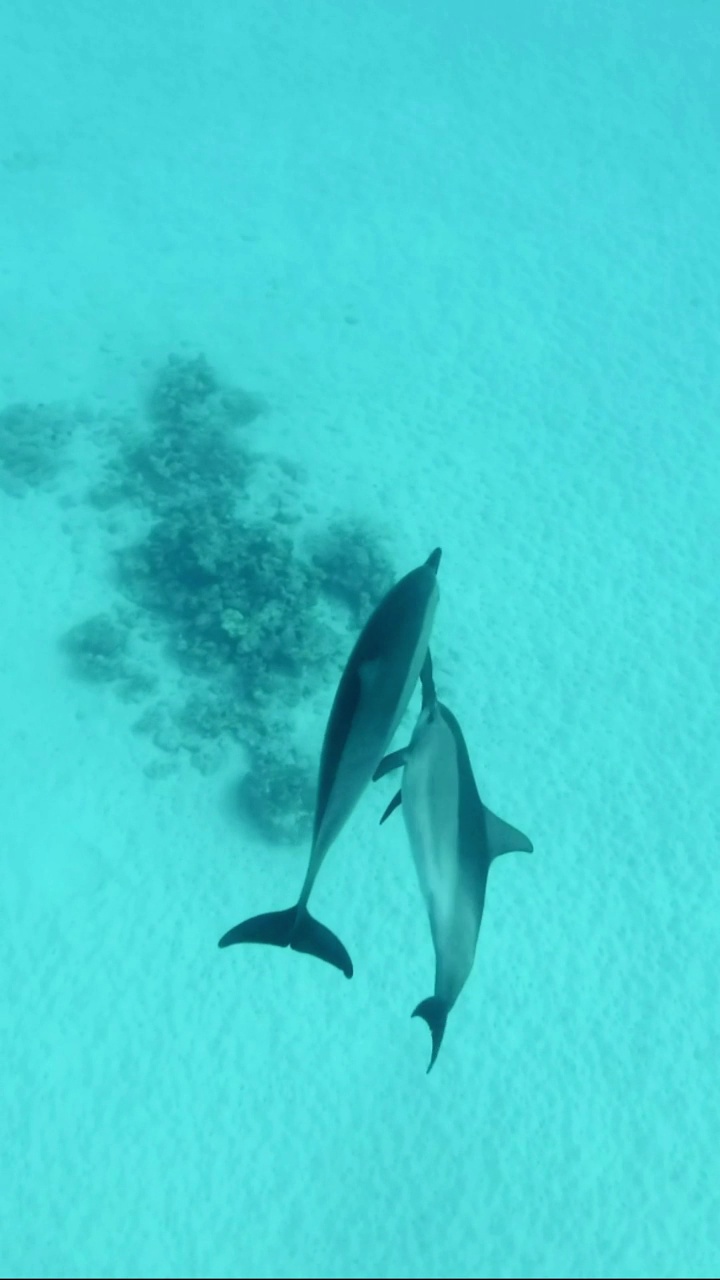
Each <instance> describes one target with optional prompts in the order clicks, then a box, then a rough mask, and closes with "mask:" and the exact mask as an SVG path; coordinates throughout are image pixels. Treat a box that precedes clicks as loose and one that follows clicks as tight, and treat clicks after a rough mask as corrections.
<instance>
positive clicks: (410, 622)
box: [218, 547, 442, 978]
mask: <svg viewBox="0 0 720 1280" xmlns="http://www.w3.org/2000/svg"><path fill="white" fill-rule="evenodd" d="M441 554H442V552H441V550H440V548H439V547H436V549H435V550H434V551H433V552H432V554H431V555H430V556H428V558H427V560H426V561H425V563H424V564H422V565H420V566H419V567H418V568H417V569H413V570H412V571H411V572H410V573H407V574H406V575H405V577H404V578H401V579H400V581H399V582H396V583H395V585H394V586H392V587H391V588H390V590H389V591H388V592H387V593H386V594H385V596H383V598H382V600H381V601H380V603H379V604H378V605H377V607H376V608H375V610H374V612H373V613H372V614H371V616H370V618H369V619H368V621H367V622H366V624H365V626H364V627H363V629H362V631H361V632H360V635H359V636H358V638H357V641H356V643H355V646H354V648H353V650H352V653H351V654H350V657H349V658H348V661H347V664H346V666H345V670H344V671H343V673H342V676H341V677H340V683H339V684H338V687H337V691H336V693H335V698H334V701H333V704H332V708H331V711H330V716H329V719H328V722H327V727H326V729H325V737H324V740H323V744H322V751H321V755H320V771H319V776H318V784H317V796H316V803H315V821H314V824H313V835H312V844H311V849H310V861H309V864H308V868H307V872H306V875H305V881H304V883H303V886H302V889H301V891H300V897H299V898H298V901H297V903H296V904H295V906H293V907H290V908H288V910H286V911H272V912H269V913H268V914H266V915H260V916H253V917H252V919H250V920H245V921H244V922H243V923H242V924H239V925H236V926H235V928H234V929H230V930H229V931H228V933H226V934H224V935H223V937H222V938H221V939H220V942H219V943H218V946H220V947H230V946H232V945H233V943H236V942H265V943H269V944H271V945H272V946H275V947H291V948H292V950H293V951H304V952H306V953H308V954H310V955H314V956H317V957H318V959H320V960H326V961H327V962H328V964H332V965H335V967H336V968H337V969H340V970H341V971H342V973H344V974H345V977H346V978H351V977H352V973H353V966H352V960H351V959H350V956H349V955H348V952H347V951H346V950H345V947H344V946H343V944H342V942H341V941H340V939H339V938H337V937H336V936H335V934H334V933H332V932H331V931H330V929H327V928H326V927H325V925H323V924H321V923H320V921H319V920H316V919H314V917H313V916H311V915H310V912H309V911H308V907H307V903H308V898H309V897H310V893H311V890H312V887H313V885H314V883H315V880H316V878H317V874H318V872H319V870H320V867H321V866H322V863H323V861H324V858H325V855H326V853H327V852H328V849H329V848H330V846H331V845H332V844H333V843H334V841H335V840H336V839H337V837H338V836H339V834H340V832H341V830H342V828H343V827H344V826H345V823H346V822H347V820H348V818H349V817H350V814H351V813H352V811H353V809H354V808H355V806H356V804H357V803H358V800H359V799H360V797H361V795H362V793H363V791H364V790H365V788H366V787H367V786H369V784H370V782H371V780H372V776H373V773H374V772H375V769H376V768H377V766H378V763H379V762H380V760H381V759H382V757H383V755H384V753H385V751H386V750H387V748H388V746H389V744H390V742H391V740H392V737H393V735H394V733H395V731H396V729H397V727H398V725H399V723H400V721H401V720H402V717H403V715H404V714H405V711H406V709H407V706H408V703H409V701H410V698H411V696H412V692H413V689H414V688H415V684H416V682H417V679H418V676H419V674H420V671H421V669H422V665H423V662H424V660H425V655H426V654H427V651H428V644H429V642H430V632H431V630H432V624H433V619H434V616H435V610H436V608H437V603H438V599H439V592H438V585H437V570H438V565H439V564H440V557H441Z"/></svg>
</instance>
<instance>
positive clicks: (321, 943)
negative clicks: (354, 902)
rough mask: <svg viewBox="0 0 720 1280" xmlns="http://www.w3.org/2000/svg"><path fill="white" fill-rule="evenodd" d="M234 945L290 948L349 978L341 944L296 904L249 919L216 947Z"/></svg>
mask: <svg viewBox="0 0 720 1280" xmlns="http://www.w3.org/2000/svg"><path fill="white" fill-rule="evenodd" d="M238 942H261V943H266V944H267V945H268V946H271V947H290V948H291V949H292V950H293V951H301V952H303V953H304V954H305V955H310V956H316V957H317V959H318V960H325V961H326V963H327V964H331V965H333V966H334V967H335V968H336V969H339V970H340V972H341V973H344V974H345V977H346V978H352V975H353V963H352V960H351V959H350V956H349V954H348V952H347V951H346V949H345V947H344V946H343V944H342V942H341V941H340V939H339V938H338V937H336V935H335V934H334V933H333V932H332V930H330V929H328V928H327V927H326V926H325V925H324V924H321V923H320V921H319V920H316V919H315V917H314V916H311V915H310V912H309V911H308V909H307V907H306V906H303V905H302V904H300V903H298V904H297V906H294V907H290V908H289V909H288V910H287V911H268V912H266V914H265V915H261V916H252V918H251V919H250V920H244V921H243V922H242V924H237V925H235V928H234V929H229V930H228V932H227V933H225V934H223V936H222V938H221V939H220V941H219V942H218V946H219V947H232V946H234V944H235V943H238Z"/></svg>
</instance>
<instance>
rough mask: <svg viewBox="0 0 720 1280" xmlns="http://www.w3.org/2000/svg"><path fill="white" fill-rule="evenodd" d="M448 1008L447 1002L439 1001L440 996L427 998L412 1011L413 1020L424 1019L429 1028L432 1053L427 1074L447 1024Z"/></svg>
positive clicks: (435, 1056)
mask: <svg viewBox="0 0 720 1280" xmlns="http://www.w3.org/2000/svg"><path fill="white" fill-rule="evenodd" d="M449 1012H450V1006H449V1004H448V1002H447V1000H441V998H440V996H428V998H427V1000H421V1001H420V1004H419V1005H418V1006H417V1008H416V1009H413V1012H412V1017H413V1018H424V1020H425V1022H427V1024H428V1026H429V1028H430V1035H431V1036H432V1053H431V1055H430V1063H429V1066H428V1069H427V1074H429V1073H430V1071H431V1070H432V1068H433V1065H434V1063H435V1059H436V1058H437V1056H438V1053H439V1052H440V1045H441V1044H442V1039H443V1036H444V1035H445V1026H446V1024H447V1019H448V1014H449Z"/></svg>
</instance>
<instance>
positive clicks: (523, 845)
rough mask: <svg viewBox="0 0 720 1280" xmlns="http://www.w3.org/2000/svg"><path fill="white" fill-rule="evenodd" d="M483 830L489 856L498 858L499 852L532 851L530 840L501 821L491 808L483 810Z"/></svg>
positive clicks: (507, 823)
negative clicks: (485, 834)
mask: <svg viewBox="0 0 720 1280" xmlns="http://www.w3.org/2000/svg"><path fill="white" fill-rule="evenodd" d="M485 831H486V832H487V842H488V852H489V854H490V857H491V858H499V857H500V854H501V853H532V851H533V846H532V841H531V840H528V838H527V836H524V835H523V833H522V831H518V830H517V828H516V827H511V826H510V823H509V822H503V820H502V818H498V816H497V814H496V813H493V812H492V810H491V809H486V810H485Z"/></svg>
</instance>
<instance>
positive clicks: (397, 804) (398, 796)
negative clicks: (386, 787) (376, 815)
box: [380, 791, 402, 826]
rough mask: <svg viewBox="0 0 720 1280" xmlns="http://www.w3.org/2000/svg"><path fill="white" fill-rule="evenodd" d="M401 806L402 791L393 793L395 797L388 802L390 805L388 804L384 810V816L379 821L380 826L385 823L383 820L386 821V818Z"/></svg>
mask: <svg viewBox="0 0 720 1280" xmlns="http://www.w3.org/2000/svg"><path fill="white" fill-rule="evenodd" d="M401 804H402V791H397V792H396V793H395V795H394V796H393V798H392V800H391V801H390V803H389V805H388V807H387V809H386V810H385V812H384V814H383V816H382V818H381V819H380V826H382V824H383V822H384V821H385V819H386V818H389V817H390V814H391V813H394V812H395V810H396V809H399V808H400V805H401Z"/></svg>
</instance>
